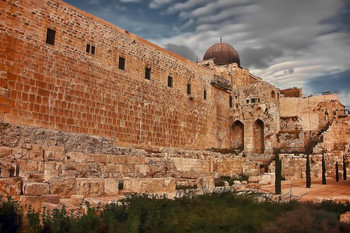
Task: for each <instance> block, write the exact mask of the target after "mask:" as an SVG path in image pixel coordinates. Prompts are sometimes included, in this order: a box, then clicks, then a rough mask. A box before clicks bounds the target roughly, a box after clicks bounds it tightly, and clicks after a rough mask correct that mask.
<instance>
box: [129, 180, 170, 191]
mask: <svg viewBox="0 0 350 233" xmlns="http://www.w3.org/2000/svg"><path fill="white" fill-rule="evenodd" d="M124 189H125V190H129V191H132V192H136V193H164V192H175V179H173V178H124Z"/></svg>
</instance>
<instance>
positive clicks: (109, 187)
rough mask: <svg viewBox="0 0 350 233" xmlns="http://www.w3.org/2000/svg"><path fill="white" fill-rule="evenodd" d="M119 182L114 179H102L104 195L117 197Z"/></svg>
mask: <svg viewBox="0 0 350 233" xmlns="http://www.w3.org/2000/svg"><path fill="white" fill-rule="evenodd" d="M119 181H120V179H116V178H105V179H104V182H105V183H104V188H105V193H106V194H107V195H118V193H119V190H118V186H119Z"/></svg>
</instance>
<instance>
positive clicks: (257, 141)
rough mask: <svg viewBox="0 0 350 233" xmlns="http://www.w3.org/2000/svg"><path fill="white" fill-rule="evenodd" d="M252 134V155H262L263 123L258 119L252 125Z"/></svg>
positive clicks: (263, 147)
mask: <svg viewBox="0 0 350 233" xmlns="http://www.w3.org/2000/svg"><path fill="white" fill-rule="evenodd" d="M253 134H254V153H257V154H263V153H264V150H265V146H264V122H263V121H262V120H260V119H258V120H256V121H255V122H254V125H253Z"/></svg>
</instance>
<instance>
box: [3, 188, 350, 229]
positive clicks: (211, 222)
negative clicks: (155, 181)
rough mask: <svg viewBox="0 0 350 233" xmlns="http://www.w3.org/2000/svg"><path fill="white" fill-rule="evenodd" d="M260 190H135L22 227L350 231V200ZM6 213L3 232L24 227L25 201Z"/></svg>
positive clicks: (31, 218)
mask: <svg viewBox="0 0 350 233" xmlns="http://www.w3.org/2000/svg"><path fill="white" fill-rule="evenodd" d="M260 196H261V194H259V193H239V192H223V193H213V194H207V195H203V196H195V197H192V198H187V197H185V198H179V199H175V200H170V199H165V198H164V199H154V198H149V197H147V196H145V195H134V196H131V197H129V198H126V199H123V200H121V201H119V202H117V203H111V204H108V205H106V206H105V207H104V208H101V209H97V210H96V209H94V208H90V207H88V210H87V212H86V213H85V214H81V213H80V214H74V213H67V212H66V210H65V208H62V209H61V210H57V209H56V210H54V211H53V212H47V211H44V212H43V214H42V216H41V220H40V218H39V213H37V212H35V211H33V210H30V211H29V212H28V214H27V215H26V217H27V220H28V225H26V226H22V229H21V232H30V233H44V232H75V233H76V232H77V233H83V232H86V233H95V232H97V233H105V232H106V233H108V232H116V233H119V232H144V233H146V232H152V233H157V232H159V233H160V232H162V233H163V232H249V233H254V232H259V233H260V232H262V233H269V232H350V226H349V225H347V224H342V223H340V222H339V215H340V214H342V213H344V212H346V211H350V204H349V203H345V204H344V203H343V204H342V203H335V202H331V201H327V202H322V203H318V204H313V203H300V202H297V201H291V202H286V203H277V202H272V201H261V199H259V198H258V197H260ZM8 206H10V208H8ZM0 213H2V215H1V218H0V226H4V224H7V226H8V227H7V228H6V229H7V230H6V229H5V228H1V232H16V231H17V232H18V229H19V227H20V226H21V223H22V221H21V216H22V214H21V211H19V206H18V205H17V204H16V203H15V202H9V203H7V202H2V205H1V208H0ZM4 220H6V222H4ZM10 225H12V228H11V226H10ZM4 229H5V230H4Z"/></svg>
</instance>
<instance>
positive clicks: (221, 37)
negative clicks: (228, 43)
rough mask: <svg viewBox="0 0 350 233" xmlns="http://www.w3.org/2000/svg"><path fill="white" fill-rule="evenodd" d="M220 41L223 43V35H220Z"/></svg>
mask: <svg viewBox="0 0 350 233" xmlns="http://www.w3.org/2000/svg"><path fill="white" fill-rule="evenodd" d="M220 43H222V35H220Z"/></svg>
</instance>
